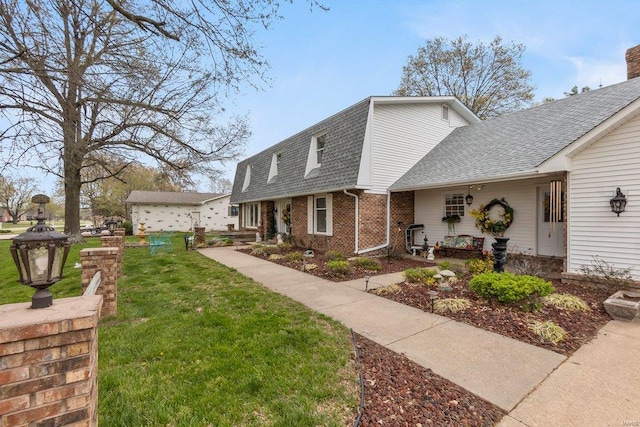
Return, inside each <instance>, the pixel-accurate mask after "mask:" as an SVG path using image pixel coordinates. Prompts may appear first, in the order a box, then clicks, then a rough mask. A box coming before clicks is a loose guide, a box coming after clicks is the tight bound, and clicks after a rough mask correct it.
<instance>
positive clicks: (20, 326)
mask: <svg viewBox="0 0 640 427" xmlns="http://www.w3.org/2000/svg"><path fill="white" fill-rule="evenodd" d="M101 302H102V297H101V296H99V295H94V296H90V297H75V298H62V299H55V300H54V301H53V305H52V306H50V307H47V308H41V309H31V308H30V307H31V303H19V304H7V305H3V306H0V384H1V385H0V425H2V426H18V425H25V426H26V425H29V426H31V425H33V426H35V425H38V426H40V425H44V426H61V425H70V424H73V425H77V426H97V425H98V412H97V409H98V384H97V378H98V341H97V327H98V317H99V313H100V306H101Z"/></svg>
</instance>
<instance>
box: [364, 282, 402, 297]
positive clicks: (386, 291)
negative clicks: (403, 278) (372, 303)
mask: <svg viewBox="0 0 640 427" xmlns="http://www.w3.org/2000/svg"><path fill="white" fill-rule="evenodd" d="M371 292H373V293H374V294H376V295H378V296H381V297H382V296H385V295H393V294H397V293H398V292H400V286H398V285H396V284H395V283H394V284H392V285H387V286H381V287H379V288H376V289H374V290H373V291H371Z"/></svg>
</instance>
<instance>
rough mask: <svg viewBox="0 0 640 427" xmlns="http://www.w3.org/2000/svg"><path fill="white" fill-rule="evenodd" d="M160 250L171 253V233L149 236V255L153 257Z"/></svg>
mask: <svg viewBox="0 0 640 427" xmlns="http://www.w3.org/2000/svg"><path fill="white" fill-rule="evenodd" d="M160 250H163V251H165V252H173V245H172V244H171V233H158V234H156V233H151V234H149V251H150V252H151V255H155V254H156V253H157V252H158V251H160Z"/></svg>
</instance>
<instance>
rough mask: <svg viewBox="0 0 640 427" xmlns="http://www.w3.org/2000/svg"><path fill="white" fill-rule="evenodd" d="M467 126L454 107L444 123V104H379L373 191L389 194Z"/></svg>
mask: <svg viewBox="0 0 640 427" xmlns="http://www.w3.org/2000/svg"><path fill="white" fill-rule="evenodd" d="M452 123H455V124H456V125H458V126H460V125H466V124H467V123H466V121H464V120H463V119H462V118H461V117H460V116H459V115H458V113H456V112H455V111H454V110H453V108H450V109H449V120H448V121H445V120H442V104H409V105H407V104H398V105H396V104H375V106H374V112H373V119H372V138H371V143H372V148H371V153H372V155H371V171H372V184H373V187H372V192H378V193H385V192H386V191H387V188H388V187H389V186H390V185H391V184H393V183H394V182H395V181H396V180H397V179H398V178H400V177H401V176H402V175H403V174H404V173H405V172H406V171H407V170H409V168H410V167H411V166H413V165H414V164H416V163H417V162H418V160H420V159H421V158H422V157H424V155H425V154H427V153H428V152H429V151H431V149H432V148H433V147H435V146H436V145H437V144H438V143H439V142H440V141H442V140H443V139H444V138H445V137H446V136H447V135H449V133H451V131H452V130H453V129H454V128H455V126H453V125H452Z"/></svg>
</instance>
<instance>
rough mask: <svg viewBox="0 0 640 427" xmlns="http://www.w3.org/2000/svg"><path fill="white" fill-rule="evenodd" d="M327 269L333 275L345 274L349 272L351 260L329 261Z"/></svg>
mask: <svg viewBox="0 0 640 427" xmlns="http://www.w3.org/2000/svg"><path fill="white" fill-rule="evenodd" d="M327 269H328V270H329V274H331V275H332V276H344V275H345V274H347V273H348V272H349V262H348V261H340V260H334V261H329V262H327Z"/></svg>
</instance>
